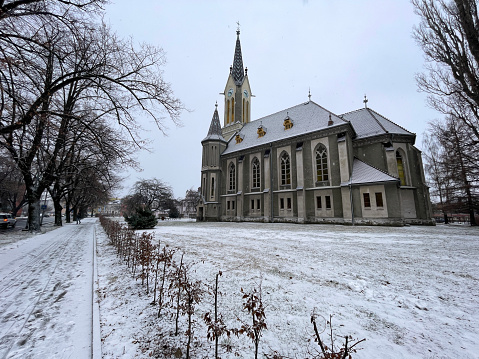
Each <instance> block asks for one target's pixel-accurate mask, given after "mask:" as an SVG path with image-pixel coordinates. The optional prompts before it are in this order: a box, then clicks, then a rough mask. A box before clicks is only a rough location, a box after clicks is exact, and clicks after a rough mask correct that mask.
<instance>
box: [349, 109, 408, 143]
mask: <svg viewBox="0 0 479 359" xmlns="http://www.w3.org/2000/svg"><path fill="white" fill-rule="evenodd" d="M341 117H342V118H343V119H345V120H346V121H349V122H351V124H352V125H353V127H354V130H355V131H356V134H357V138H358V139H359V138H366V137H371V136H375V135H381V134H385V133H394V134H401V135H414V134H413V133H412V132H409V131H407V130H406V129H404V128H402V127H401V126H399V125H397V124H395V123H394V122H392V121H390V120H388V119H387V118H386V117H384V116H382V115H380V114H379V113H377V112H376V111H374V110H371V109H370V108H361V109H359V110H356V111H352V112H348V113H345V114H343V115H341Z"/></svg>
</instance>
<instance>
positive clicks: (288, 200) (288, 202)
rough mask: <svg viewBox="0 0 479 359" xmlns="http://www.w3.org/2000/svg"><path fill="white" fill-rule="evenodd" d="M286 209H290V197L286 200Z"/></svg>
mask: <svg viewBox="0 0 479 359" xmlns="http://www.w3.org/2000/svg"><path fill="white" fill-rule="evenodd" d="M286 203H287V206H288V207H287V208H288V209H291V197H288V198H286Z"/></svg>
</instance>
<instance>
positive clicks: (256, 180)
mask: <svg viewBox="0 0 479 359" xmlns="http://www.w3.org/2000/svg"><path fill="white" fill-rule="evenodd" d="M251 167H252V172H253V186H252V187H253V188H259V187H260V178H261V177H260V176H261V172H260V164H259V160H258V159H257V158H256V157H255V158H254V159H253V163H252V166H251Z"/></svg>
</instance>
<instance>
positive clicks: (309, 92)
mask: <svg viewBox="0 0 479 359" xmlns="http://www.w3.org/2000/svg"><path fill="white" fill-rule="evenodd" d="M308 98H309V101H311V87H310V88H309V90H308Z"/></svg>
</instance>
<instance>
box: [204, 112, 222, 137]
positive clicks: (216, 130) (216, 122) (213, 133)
mask: <svg viewBox="0 0 479 359" xmlns="http://www.w3.org/2000/svg"><path fill="white" fill-rule="evenodd" d="M206 140H220V141H225V139H224V137H223V136H222V134H221V123H220V116H219V115H218V103H216V105H215V112H214V113H213V118H212V119H211V124H210V129H209V131H208V135H206V137H205V138H204V139H203V141H206ZM225 142H226V141H225Z"/></svg>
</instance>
